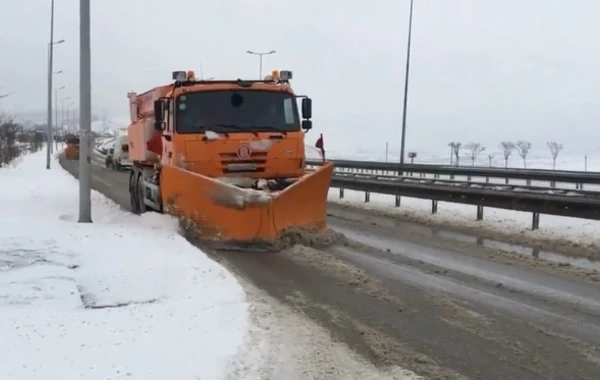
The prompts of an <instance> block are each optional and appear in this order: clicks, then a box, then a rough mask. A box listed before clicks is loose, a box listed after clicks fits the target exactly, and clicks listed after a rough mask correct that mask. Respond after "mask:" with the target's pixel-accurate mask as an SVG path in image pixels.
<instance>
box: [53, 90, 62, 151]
mask: <svg viewBox="0 0 600 380" xmlns="http://www.w3.org/2000/svg"><path fill="white" fill-rule="evenodd" d="M64 89H65V86H61V87H58V88H56V89H55V90H54V128H52V131H51V132H50V135H51V137H52V145H53V144H54V130H56V129H58V92H59V91H61V90H64ZM52 152H53V149H52V148H50V153H52Z"/></svg>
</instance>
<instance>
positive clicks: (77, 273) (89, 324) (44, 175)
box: [0, 151, 249, 380]
mask: <svg viewBox="0 0 600 380" xmlns="http://www.w3.org/2000/svg"><path fill="white" fill-rule="evenodd" d="M0 183H1V189H2V191H1V192H0V209H1V210H2V217H1V218H0V321H2V323H0V378H1V379H14V380H19V379H117V378H128V379H219V378H225V376H226V375H227V371H228V368H229V366H230V364H231V363H230V362H231V361H232V360H233V358H234V356H235V354H236V353H237V352H238V350H239V349H240V347H241V346H242V345H243V343H244V340H245V336H246V333H247V329H248V324H249V322H248V310H247V309H248V304H247V302H246V294H245V293H244V290H243V289H242V287H241V285H240V284H239V283H238V282H237V281H236V279H235V278H234V277H233V276H232V275H231V274H229V272H227V271H226V270H225V269H223V268H222V267H220V266H219V265H218V264H216V263H215V262H213V261H212V260H210V259H209V258H208V257H206V255H204V254H203V253H202V252H200V251H198V250H197V249H196V248H194V247H193V246H191V245H190V244H189V243H188V242H187V241H186V240H184V239H183V238H182V237H180V236H179V235H178V234H177V223H176V221H175V220H174V219H172V218H170V217H168V216H163V215H157V214H152V213H149V214H145V215H143V216H141V217H140V216H135V215H132V214H128V213H125V212H123V211H121V210H120V209H119V208H118V207H117V206H116V205H115V204H113V203H112V202H111V201H109V200H107V199H106V198H104V197H103V196H102V195H100V194H98V193H94V194H93V219H94V223H93V224H78V223H76V221H77V202H78V186H77V181H76V180H75V179H74V178H72V177H71V176H70V175H68V174H67V173H66V172H64V171H63V170H62V169H61V168H60V165H58V164H55V165H53V169H52V170H50V171H48V170H45V151H42V152H39V153H35V154H32V155H28V156H25V157H24V158H22V159H21V160H20V162H18V163H17V164H16V165H14V167H12V168H6V169H1V170H0Z"/></svg>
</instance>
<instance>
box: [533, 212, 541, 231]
mask: <svg viewBox="0 0 600 380" xmlns="http://www.w3.org/2000/svg"><path fill="white" fill-rule="evenodd" d="M539 228H540V214H538V213H537V212H534V213H533V220H532V222H531V230H532V231H535V230H538V229H539Z"/></svg>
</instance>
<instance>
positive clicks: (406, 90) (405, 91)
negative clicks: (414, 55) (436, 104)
mask: <svg viewBox="0 0 600 380" xmlns="http://www.w3.org/2000/svg"><path fill="white" fill-rule="evenodd" d="M413 3H414V0H410V13H409V16H408V44H407V47H406V72H405V76H404V109H403V110H402V138H401V140H400V165H404V149H405V145H406V111H407V109H406V108H407V104H408V73H409V70H410V44H411V42H412V21H413Z"/></svg>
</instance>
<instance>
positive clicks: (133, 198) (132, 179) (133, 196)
mask: <svg viewBox="0 0 600 380" xmlns="http://www.w3.org/2000/svg"><path fill="white" fill-rule="evenodd" d="M137 179H138V176H137V173H136V172H135V170H132V171H131V172H130V173H129V199H130V203H131V212H133V213H134V214H139V213H140V209H139V201H138V197H137Z"/></svg>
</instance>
